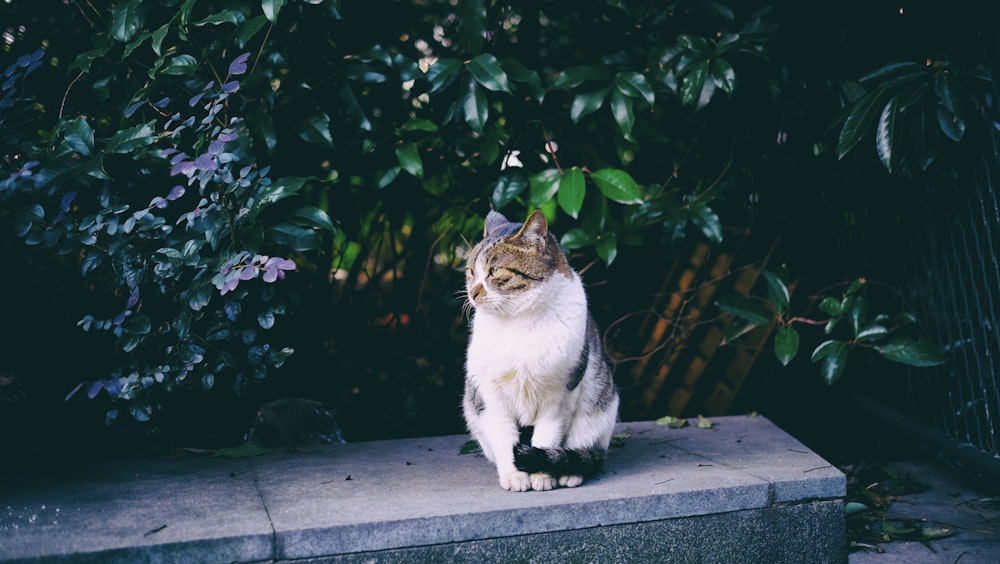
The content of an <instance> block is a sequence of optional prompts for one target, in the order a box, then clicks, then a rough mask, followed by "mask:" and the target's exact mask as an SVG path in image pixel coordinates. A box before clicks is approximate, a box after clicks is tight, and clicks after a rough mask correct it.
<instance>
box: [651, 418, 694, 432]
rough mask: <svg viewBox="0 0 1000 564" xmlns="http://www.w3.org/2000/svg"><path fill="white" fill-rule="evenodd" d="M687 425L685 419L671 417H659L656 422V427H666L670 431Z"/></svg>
mask: <svg viewBox="0 0 1000 564" xmlns="http://www.w3.org/2000/svg"><path fill="white" fill-rule="evenodd" d="M687 423H688V420H687V419H680V418H678V417H674V416H672V415H664V416H663V417H660V418H659V419H657V420H656V424H657V425H666V426H667V427H670V428H671V429H680V428H681V427H685V426H687Z"/></svg>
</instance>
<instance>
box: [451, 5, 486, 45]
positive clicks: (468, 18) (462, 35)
mask: <svg viewBox="0 0 1000 564" xmlns="http://www.w3.org/2000/svg"><path fill="white" fill-rule="evenodd" d="M485 34H486V3H485V1H484V0H464V1H463V2H461V3H459V5H458V47H459V48H460V49H462V50H463V51H465V52H466V53H478V52H479V51H481V50H482V48H483V39H484V36H485Z"/></svg>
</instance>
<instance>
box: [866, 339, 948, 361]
mask: <svg viewBox="0 0 1000 564" xmlns="http://www.w3.org/2000/svg"><path fill="white" fill-rule="evenodd" d="M875 350H876V351H878V352H879V354H881V355H882V357H883V358H885V359H887V360H891V361H893V362H899V363H901V364H906V365H909V366H937V365H939V364H943V363H944V362H945V361H946V360H947V359H946V358H945V356H944V353H943V352H941V349H940V347H938V346H937V345H936V344H935V343H933V342H932V341H929V340H927V339H922V338H921V339H911V338H908V337H898V338H896V339H893V340H892V342H890V343H889V344H886V345H882V346H876V347H875Z"/></svg>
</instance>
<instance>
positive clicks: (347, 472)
mask: <svg viewBox="0 0 1000 564" xmlns="http://www.w3.org/2000/svg"><path fill="white" fill-rule="evenodd" d="M713 421H714V422H715V425H714V427H713V428H711V429H697V428H695V427H686V428H682V429H670V428H667V427H665V426H659V425H656V424H655V423H652V422H645V423H623V424H621V425H619V427H618V429H617V431H616V432H617V433H618V434H623V435H628V438H626V439H625V440H624V446H623V447H619V448H614V449H612V451H611V452H610V454H609V458H608V461H607V464H606V465H605V472H604V473H603V474H602V475H601V476H600V477H599V478H597V479H595V480H592V481H589V482H586V483H584V485H582V486H581V487H578V488H570V489H557V490H553V491H549V492H525V493H511V492H507V491H504V490H502V489H501V488H500V486H499V484H498V481H497V478H496V474H495V472H494V470H493V468H492V466H491V465H490V464H489V462H488V461H487V460H486V459H484V458H482V457H478V456H475V455H469V454H465V455H462V454H459V450H460V448H461V446H462V445H463V443H464V442H465V440H466V439H467V437H465V436H462V435H454V436H446V437H430V438H423V439H407V440H396V441H377V442H368V443H353V444H348V445H340V446H324V447H311V448H308V449H302V450H300V451H298V452H291V453H285V452H281V453H272V454H269V455H266V456H259V457H254V458H248V459H238V460H221V459H212V458H197V459H187V460H180V461H160V462H156V461H143V462H121V463H115V464H110V463H109V464H104V465H101V466H98V467H91V468H88V469H85V470H82V471H79V472H78V473H75V474H69V475H68V476H69V479H67V480H61V481H58V482H51V481H39V480H31V479H24V480H18V481H16V482H15V483H10V484H2V485H0V539H2V540H0V560H19V559H25V560H30V559H36V558H41V559H47V558H52V559H60V560H63V561H66V560H77V561H88V560H93V561H116V560H117V561H130V562H135V561H148V562H154V561H163V562H169V561H194V560H197V561H255V560H274V559H278V560H284V559H311V558H321V559H322V558H328V557H344V558H355V557H357V558H360V559H365V558H371V557H372V555H379V554H381V555H389V554H393V553H392V552H388V551H397V552H396V554H397V556H399V557H400V558H402V557H403V555H404V554H411V555H415V556H414V557H415V558H418V559H419V558H424V559H426V558H431V559H438V558H445V557H446V555H447V554H450V555H452V556H454V557H455V558H458V556H456V555H461V554H470V555H479V556H484V555H485V554H488V553H489V551H490V550H494V551H496V554H497V555H502V554H514V553H511V552H505V551H516V550H518V549H517V547H518V546H521V544H520V543H523V542H533V543H534V544H535V545H537V544H538V543H539V542H541V541H540V540H538V539H541V538H545V539H548V540H546V542H548V541H551V543H552V544H551V546H549V545H546V546H548V547H549V548H552V549H553V550H555V549H556V548H557V547H559V546H566V547H570V546H574V543H573V542H572V539H573V538H575V537H576V536H579V535H586V536H592V535H593V534H594V533H593V532H594V531H599V534H597V536H596V537H594V538H597V539H600V538H605V537H606V538H605V540H603V541H599V542H598V544H599V545H600V546H605V547H607V546H609V543H618V542H619V541H617V540H613V539H615V538H619V537H622V538H632V539H634V540H635V541H636V543H635V547H634V548H635V550H637V551H639V552H633V553H632V554H643V553H646V554H647V555H648V554H651V553H649V552H645V551H646V550H652V549H650V548H648V547H647V548H646V549H643V548H642V546H643V545H648V546H657V547H658V548H657V549H656V551H657V552H656V553H661V552H660V551H663V550H681V549H682V548H683V547H684V546H690V545H689V544H685V543H681V542H678V543H674V544H663V543H661V542H660V540H661V539H660V535H658V534H657V533H656V532H655V531H662V533H663V535H662V536H663V538H676V539H684V538H690V539H691V542H695V540H694V539H697V535H695V536H694V537H691V533H690V531H689V530H688V528H687V527H690V526H697V524H698V523H699V522H701V523H702V526H703V527H708V526H709V525H711V526H710V528H711V527H714V528H716V529H718V530H720V531H725V530H726V529H727V528H728V527H729V526H731V527H732V531H737V530H745V531H750V532H751V533H750V534H746V535H743V536H742V537H741V536H740V535H736V534H732V535H729V536H730V537H731V539H730V540H732V541H733V542H731V543H729V544H728V545H727V546H728V549H727V550H736V551H739V550H740V549H739V546H738V545H739V542H738V539H739V538H744V539H746V542H750V541H752V540H754V539H757V541H758V542H756V544H757V545H759V546H758V548H757V549H754V548H752V547H751V545H749V544H746V543H744V545H743V546H744V550H748V551H752V550H764V549H765V548H767V547H768V546H770V545H772V544H773V543H775V542H779V541H780V540H781V538H782V535H784V536H785V537H787V536H788V535H798V538H791V539H788V538H786V539H784V540H785V541H786V542H792V541H794V543H795V546H803V544H802V543H801V542H799V541H801V540H803V539H806V538H807V537H808V535H805V534H804V533H803V531H806V530H811V529H810V528H812V529H815V531H814V532H815V536H816V539H821V538H822V539H826V541H824V542H825V544H820V545H816V544H815V542H820V541H819V540H816V541H815V542H813V543H812V546H814V547H815V548H816V549H820V550H833V553H831V554H827V555H825V556H829V557H830V558H832V559H833V560H832V561H844V560H845V559H846V549H845V548H844V535H843V530H844V529H843V515H842V513H843V512H842V497H843V496H844V494H845V487H846V486H845V478H844V476H843V474H842V473H841V472H840V471H839V470H837V469H836V468H834V467H832V466H831V465H830V464H828V463H827V462H826V461H825V460H823V459H822V458H820V457H819V456H817V455H816V454H814V453H812V452H811V451H809V449H807V448H806V447H804V446H803V445H802V444H801V443H799V442H798V441H797V440H795V439H794V438H792V437H790V436H789V435H787V434H786V433H784V432H783V431H781V430H780V429H778V428H777V427H776V426H775V425H774V424H772V423H771V422H770V421H768V420H767V419H765V418H763V417H751V416H733V417H720V418H716V419H714V420H713ZM831 508H832V509H831ZM817 519H818V520H817ZM685 523H689V524H687V525H686V524H685ZM726 523H729V524H730V525H726ZM741 523H742V524H741ZM791 525H794V527H792V528H790V526H791ZM679 530H682V531H688V532H687V533H680V532H678V531H679ZM695 530H696V529H695ZM587 531H590V533H588V532H587ZM685 534H686V535H687V537H685ZM601 535H604V537H602V536H601ZM649 535H653V537H652V538H647V537H648V536H649ZM775 535H777V537H775ZM725 536H726V535H721V536H720V537H715V538H719V539H721V538H723V537H725ZM808 538H812V537H808ZM560 539H561V540H560ZM763 539H770V540H768V541H766V542H765V541H764V540H763ZM831 539H832V540H831ZM621 542H624V541H621ZM718 542H722V540H719V541H718ZM650 543H652V544H650ZM615 546H616V548H615V549H614V550H620V551H628V550H631V549H629V545H622V546H618V545H617V544H615ZM693 546H694V547H695V548H697V547H698V546H699V545H697V544H695V545H693ZM701 546H702V548H700V549H698V550H697V551H695V552H694V553H689V554H688V555H689V556H691V557H692V558H693V559H694V560H695V561H697V560H701V561H712V558H710V555H711V554H713V552H712V550H721V549H719V546H721V545H718V544H715V545H713V544H711V543H708V542H702V543H701ZM786 546H787V545H786ZM491 547H492V548H491ZM671 547H673V548H671ZM838 547H839V548H838ZM558 550H563V549H558ZM567 550H568V549H567ZM768 550H772V551H773V548H770V549H768ZM442 551H443V552H442ZM456 551H457V552H456ZM482 551H487V552H482ZM540 554H541V553H540ZM548 554H549V556H547V557H546V558H550V560H551V556H552V555H553V554H555V555H558V554H562V553H561V552H558V551H557V552H554V553H552V552H550V553H548ZM565 554H566V556H567V558H568V559H571V560H579V558H577V557H573V556H572V555H571V554H570V553H568V552H567V553H565ZM595 554H596V553H595ZM726 554H734V553H732V552H726ZM736 554H738V552H737V553H736ZM421 555H423V556H421ZM692 555H693V556H692ZM698 555H700V556H698ZM452 556H448V558H452ZM676 556H678V559H677V560H676V561H686V559H687V557H683V558H681V553H679V552H678V553H677V554H676ZM799 556H802V555H799ZM380 558H381V557H380ZM407 558H408V557H407ZM609 558H612V560H614V559H616V558H614V555H613V554H611V555H609ZM468 559H475V556H472V557H470V558H468ZM793 560H794V559H793ZM809 561H816V562H819V561H826V558H825V557H823V558H819V559H818V560H817V559H810V560H809Z"/></svg>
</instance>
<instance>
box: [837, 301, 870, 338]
mask: <svg viewBox="0 0 1000 564" xmlns="http://www.w3.org/2000/svg"><path fill="white" fill-rule="evenodd" d="M842 305H843V307H844V313H846V314H847V320H848V321H849V322H850V324H851V331H852V332H853V333H854V336H855V338H856V337H857V336H858V333H859V332H860V331H861V328H862V327H864V325H865V321H866V319H867V318H868V302H867V301H866V300H865V299H864V298H863V297H861V296H851V297H848V298H845V299H844V303H843V304H842Z"/></svg>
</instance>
